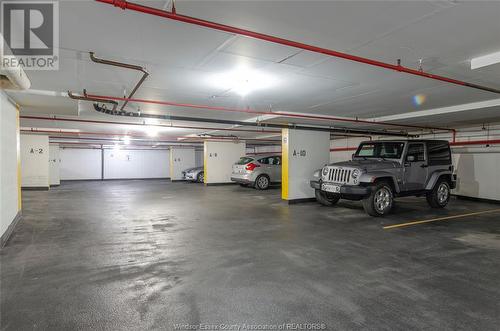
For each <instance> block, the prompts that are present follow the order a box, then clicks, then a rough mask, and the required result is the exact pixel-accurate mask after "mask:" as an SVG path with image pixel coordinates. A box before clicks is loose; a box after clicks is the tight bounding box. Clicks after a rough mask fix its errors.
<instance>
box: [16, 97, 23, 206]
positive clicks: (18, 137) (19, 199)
mask: <svg viewBox="0 0 500 331" xmlns="http://www.w3.org/2000/svg"><path fill="white" fill-rule="evenodd" d="M20 109H21V108H20V107H19V105H17V104H16V110H17V111H16V112H17V114H16V117H17V119H16V121H17V125H16V126H17V128H16V145H17V146H16V152H17V210H18V211H21V209H22V207H23V201H22V195H21V132H20V124H19V111H20Z"/></svg>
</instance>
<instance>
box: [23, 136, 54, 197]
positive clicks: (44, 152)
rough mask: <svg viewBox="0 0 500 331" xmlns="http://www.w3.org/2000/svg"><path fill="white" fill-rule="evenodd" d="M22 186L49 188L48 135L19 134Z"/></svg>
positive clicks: (38, 188)
mask: <svg viewBox="0 0 500 331" xmlns="http://www.w3.org/2000/svg"><path fill="white" fill-rule="evenodd" d="M21 183H22V184H21V185H22V188H26V189H36V190H48V189H49V186H50V185H49V137H48V136H41V135H21Z"/></svg>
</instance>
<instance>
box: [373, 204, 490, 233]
mask: <svg viewBox="0 0 500 331" xmlns="http://www.w3.org/2000/svg"><path fill="white" fill-rule="evenodd" d="M494 212H500V208H499V209H491V210H484V211H478V212H474V213H467V214H461V215H455V216H446V217H439V218H433V219H430V220H424V221H413V222H407V223H401V224H394V225H388V226H384V227H383V229H384V230H387V229H394V228H402V227H405V226H411V225H417V224H423V223H430V222H437V221H446V220H451V219H454V218H461V217H467V216H474V215H481V214H486V213H494Z"/></svg>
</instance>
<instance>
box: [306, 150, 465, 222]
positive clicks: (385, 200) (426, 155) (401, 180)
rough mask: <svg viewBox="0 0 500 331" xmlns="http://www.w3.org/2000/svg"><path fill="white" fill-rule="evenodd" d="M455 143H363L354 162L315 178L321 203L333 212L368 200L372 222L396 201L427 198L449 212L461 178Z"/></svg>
mask: <svg viewBox="0 0 500 331" xmlns="http://www.w3.org/2000/svg"><path fill="white" fill-rule="evenodd" d="M453 171H454V168H453V165H452V159H451V150H450V146H449V143H448V142H447V141H442V140H394V141H392V140H391V141H388V140H379V141H365V142H362V143H361V144H360V145H359V147H358V149H357V150H356V153H354V154H353V156H352V160H351V161H346V162H336V163H332V164H329V165H326V166H325V167H323V168H322V169H320V170H317V171H316V172H315V173H314V175H313V176H314V179H313V180H311V187H313V188H314V189H315V192H316V200H317V201H318V202H319V203H321V204H323V205H327V206H332V205H335V204H336V203H337V202H338V201H339V200H340V199H348V200H363V207H364V210H365V211H366V212H367V213H368V214H369V215H371V216H383V215H386V214H387V213H389V212H390V211H391V208H392V206H393V203H394V198H395V197H401V196H425V197H426V198H427V202H428V203H429V205H430V206H431V207H433V208H444V207H445V206H446V205H447V204H448V201H449V200H450V190H451V189H453V188H455V186H456V175H455V174H453Z"/></svg>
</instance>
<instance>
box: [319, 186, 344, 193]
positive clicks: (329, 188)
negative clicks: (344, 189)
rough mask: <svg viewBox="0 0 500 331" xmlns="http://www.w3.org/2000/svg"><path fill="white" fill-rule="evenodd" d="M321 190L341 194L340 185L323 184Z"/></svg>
mask: <svg viewBox="0 0 500 331" xmlns="http://www.w3.org/2000/svg"><path fill="white" fill-rule="evenodd" d="M321 190H322V191H326V192H331V193H340V185H333V184H321Z"/></svg>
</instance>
